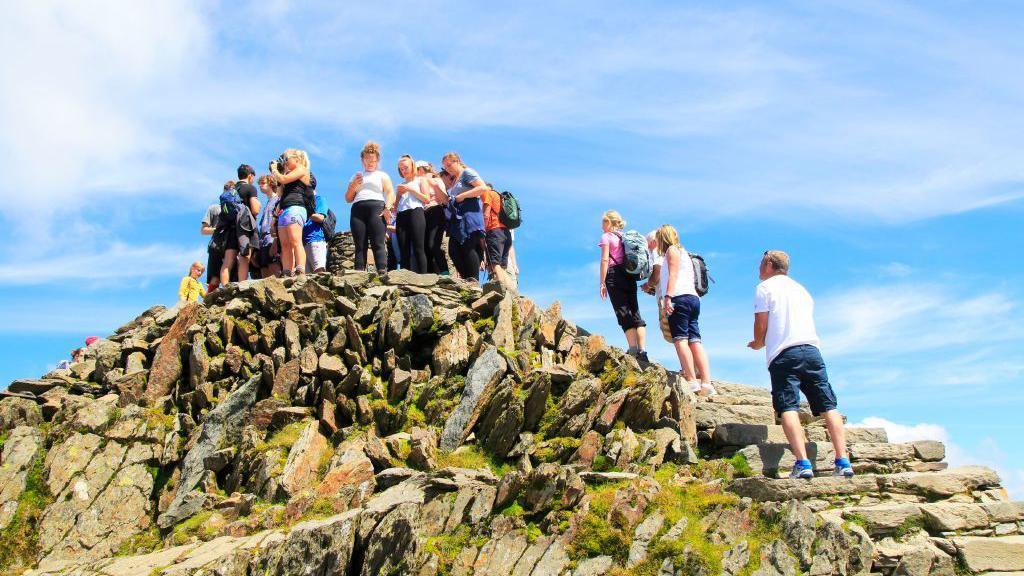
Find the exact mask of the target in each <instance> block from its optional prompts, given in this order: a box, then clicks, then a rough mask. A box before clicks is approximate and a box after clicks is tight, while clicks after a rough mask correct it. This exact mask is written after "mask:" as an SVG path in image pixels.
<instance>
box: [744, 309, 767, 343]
mask: <svg viewBox="0 0 1024 576" xmlns="http://www.w3.org/2000/svg"><path fill="white" fill-rule="evenodd" d="M767 335H768V313H767V312H754V339H753V340H751V341H750V342H748V343H747V348H750V349H752V350H760V349H761V348H764V339H765V337H766V336H767Z"/></svg>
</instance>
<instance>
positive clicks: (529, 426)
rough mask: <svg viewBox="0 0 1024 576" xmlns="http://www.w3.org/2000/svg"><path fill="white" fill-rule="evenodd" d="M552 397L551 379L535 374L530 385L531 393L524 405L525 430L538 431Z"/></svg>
mask: <svg viewBox="0 0 1024 576" xmlns="http://www.w3.org/2000/svg"><path fill="white" fill-rule="evenodd" d="M550 395H551V378H550V376H545V375H543V374H541V373H535V374H534V378H533V379H532V383H531V385H530V393H529V395H528V396H527V397H526V401H525V402H524V404H523V430H529V431H536V430H537V425H538V424H539V423H540V419H541V417H542V416H544V410H545V409H546V408H547V402H548V396H550Z"/></svg>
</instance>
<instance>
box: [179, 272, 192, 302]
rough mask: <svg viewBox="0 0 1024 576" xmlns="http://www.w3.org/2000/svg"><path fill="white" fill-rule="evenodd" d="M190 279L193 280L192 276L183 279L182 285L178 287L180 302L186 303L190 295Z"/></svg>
mask: <svg viewBox="0 0 1024 576" xmlns="http://www.w3.org/2000/svg"><path fill="white" fill-rule="evenodd" d="M189 278H191V276H185V277H184V278H182V279H181V284H180V285H178V300H181V301H184V300H185V297H186V296H187V295H188V279H189Z"/></svg>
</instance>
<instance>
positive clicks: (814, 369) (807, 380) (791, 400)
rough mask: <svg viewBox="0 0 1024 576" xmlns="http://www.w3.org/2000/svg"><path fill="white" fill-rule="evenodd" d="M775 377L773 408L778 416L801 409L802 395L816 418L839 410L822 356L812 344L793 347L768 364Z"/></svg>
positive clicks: (770, 372) (773, 383)
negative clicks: (801, 394)
mask: <svg viewBox="0 0 1024 576" xmlns="http://www.w3.org/2000/svg"><path fill="white" fill-rule="evenodd" d="M768 373H769V374H771V377H772V407H773V408H774V409H775V414H776V415H781V414H782V413H783V412H790V411H793V410H799V409H800V392H803V393H804V396H806V397H807V403H808V404H810V405H811V413H812V414H814V415H815V416H818V415H819V414H823V413H825V412H828V411H829V410H835V409H836V394H835V392H833V391H832V385H831V384H829V383H828V372H826V371H825V361H824V360H822V359H821V353H820V352H819V351H818V349H817V348H816V347H814V346H811V345H810V344H803V345H800V346H792V347H790V348H786V349H785V350H783V351H782V352H780V353H779V355H778V356H776V357H775V359H774V360H772V362H771V364H769V365H768Z"/></svg>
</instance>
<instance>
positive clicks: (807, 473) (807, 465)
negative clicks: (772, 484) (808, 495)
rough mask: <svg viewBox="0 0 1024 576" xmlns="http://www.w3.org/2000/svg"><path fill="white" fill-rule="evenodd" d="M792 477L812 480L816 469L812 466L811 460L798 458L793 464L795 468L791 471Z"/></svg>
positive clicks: (790, 475)
mask: <svg viewBox="0 0 1024 576" xmlns="http://www.w3.org/2000/svg"><path fill="white" fill-rule="evenodd" d="M789 477H790V479H794V480H795V479H797V478H802V479H804V480H810V479H811V478H814V469H813V468H811V461H810V460H797V461H796V463H795V464H793V470H792V471H791V472H790V473H789Z"/></svg>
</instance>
